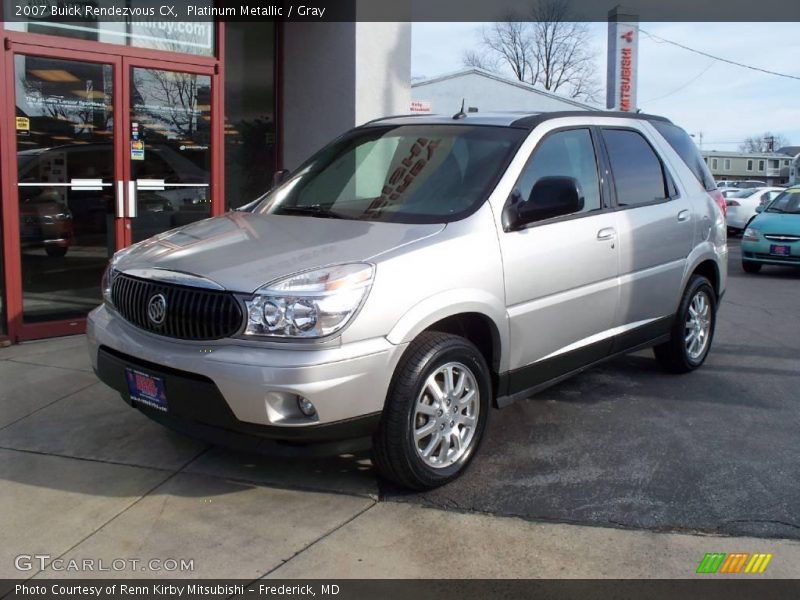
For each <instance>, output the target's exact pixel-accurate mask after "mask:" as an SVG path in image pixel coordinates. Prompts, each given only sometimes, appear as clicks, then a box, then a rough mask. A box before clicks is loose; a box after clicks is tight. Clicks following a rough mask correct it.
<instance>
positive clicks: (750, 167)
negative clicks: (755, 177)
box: [747, 160, 753, 171]
mask: <svg viewBox="0 0 800 600" xmlns="http://www.w3.org/2000/svg"><path fill="white" fill-rule="evenodd" d="M747 170H748V171H752V170H753V161H752V160H748V161H747Z"/></svg>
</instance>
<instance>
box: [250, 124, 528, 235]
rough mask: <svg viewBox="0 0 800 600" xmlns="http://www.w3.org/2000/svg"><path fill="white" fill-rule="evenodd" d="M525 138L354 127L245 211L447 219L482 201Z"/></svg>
mask: <svg viewBox="0 0 800 600" xmlns="http://www.w3.org/2000/svg"><path fill="white" fill-rule="evenodd" d="M526 133H527V132H526V131H525V130H522V129H514V128H510V127H490V126H475V125H401V126H383V127H366V128H363V129H356V130H353V131H352V132H350V133H348V134H346V135H345V136H343V137H342V138H339V139H338V140H336V141H335V142H333V143H332V144H331V145H329V146H327V147H326V148H324V149H323V150H321V151H320V152H318V153H317V154H316V155H315V156H314V157H312V158H311V159H310V160H309V161H308V162H306V163H305V164H304V165H302V166H301V167H300V168H299V169H298V170H297V171H296V172H295V174H294V175H293V176H292V178H291V179H289V180H288V181H286V182H285V183H284V184H282V185H281V186H280V187H278V188H276V189H274V190H272V191H271V192H269V193H267V194H266V195H265V196H264V198H263V199H262V200H261V201H260V203H259V204H257V205H256V206H255V207H253V209H252V212H254V213H260V214H277V215H301V216H310V217H323V218H341V219H354V220H369V221H388V222H395V223H444V222H449V221H454V220H457V219H460V218H463V217H465V216H467V215H468V214H470V213H471V212H473V211H474V210H476V209H477V208H478V206H480V204H482V203H483V201H484V200H485V199H486V197H487V196H488V194H489V192H490V191H491V189H492V187H493V186H494V185H495V183H496V182H497V180H498V179H499V177H500V176H501V175H502V173H503V171H504V170H505V168H506V166H507V164H508V162H509V161H510V159H511V157H512V156H513V153H514V151H515V150H516V149H517V147H518V146H519V144H520V143H521V141H522V139H523V138H524V137H525V134H526Z"/></svg>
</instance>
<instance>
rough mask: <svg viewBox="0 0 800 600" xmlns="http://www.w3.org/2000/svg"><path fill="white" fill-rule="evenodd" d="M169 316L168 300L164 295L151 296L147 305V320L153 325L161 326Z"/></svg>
mask: <svg viewBox="0 0 800 600" xmlns="http://www.w3.org/2000/svg"><path fill="white" fill-rule="evenodd" d="M166 316H167V299H166V298H164V294H154V295H153V296H150V301H149V302H148V303H147V318H148V319H150V322H151V323H152V324H153V325H161V324H162V323H163V322H164V319H165V318H166Z"/></svg>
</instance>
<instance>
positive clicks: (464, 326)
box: [386, 290, 508, 375]
mask: <svg viewBox="0 0 800 600" xmlns="http://www.w3.org/2000/svg"><path fill="white" fill-rule="evenodd" d="M470 292H472V293H470ZM470 296H471V297H472V298H473V299H471V300H467V299H466V298H469V297H470ZM423 331H442V332H445V333H452V334H454V335H460V336H461V337H464V338H466V339H468V340H470V341H471V342H472V343H473V344H475V345H476V346H477V347H478V349H479V350H480V351H481V354H483V356H484V358H485V359H486V364H487V365H488V366H489V369H490V371H492V373H493V374H494V375H497V374H498V373H502V372H504V371H505V370H507V367H506V362H507V360H508V358H507V354H508V352H507V348H508V325H507V318H506V312H505V306H504V304H503V302H502V301H501V300H500V299H497V298H494V297H493V296H491V295H490V294H487V293H486V292H483V291H481V290H455V291H452V292H447V293H445V294H440V295H437V296H434V297H431V298H428V299H426V300H424V301H423V302H420V303H419V304H417V305H416V306H414V307H413V308H411V310H409V311H408V312H407V313H406V314H405V315H403V317H402V318H401V319H400V320H399V321H398V322H397V324H396V325H395V326H394V327H393V328H392V330H391V331H390V332H389V334H388V335H387V336H386V337H387V339H388V340H389V341H390V342H392V343H393V344H401V343H408V342H411V341H413V340H414V338H416V337H417V336H418V335H419V334H420V333H422V332H423Z"/></svg>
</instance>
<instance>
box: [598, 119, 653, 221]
mask: <svg viewBox="0 0 800 600" xmlns="http://www.w3.org/2000/svg"><path fill="white" fill-rule="evenodd" d="M603 139H604V140H605V143H606V149H607V150H608V156H609V160H610V161H611V172H612V174H613V175H614V185H615V187H616V190H617V204H618V205H619V206H636V205H637V204H646V203H649V202H653V201H655V200H664V199H666V198H667V197H668V196H669V192H668V191H667V190H668V188H667V185H666V181H665V178H664V171H663V167H662V165H661V161H660V160H659V158H658V156H656V154H655V152H654V151H653V148H652V147H651V146H650V144H649V143H647V140H645V139H644V137H642V135H641V134H639V133H637V132H635V131H630V130H625V129H604V130H603Z"/></svg>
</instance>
